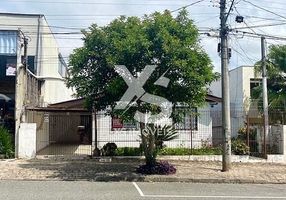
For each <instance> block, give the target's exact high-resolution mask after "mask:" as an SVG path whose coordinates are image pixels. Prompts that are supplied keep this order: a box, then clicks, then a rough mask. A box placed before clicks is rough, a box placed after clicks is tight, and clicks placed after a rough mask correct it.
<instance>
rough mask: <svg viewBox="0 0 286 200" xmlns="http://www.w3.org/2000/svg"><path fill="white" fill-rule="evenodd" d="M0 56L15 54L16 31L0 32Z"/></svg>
mask: <svg viewBox="0 0 286 200" xmlns="http://www.w3.org/2000/svg"><path fill="white" fill-rule="evenodd" d="M0 54H2V55H16V54H17V31H0Z"/></svg>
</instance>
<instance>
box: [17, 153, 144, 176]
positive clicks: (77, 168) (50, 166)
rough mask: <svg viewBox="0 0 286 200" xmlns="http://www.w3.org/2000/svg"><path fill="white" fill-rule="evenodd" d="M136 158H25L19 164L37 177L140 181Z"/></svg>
mask: <svg viewBox="0 0 286 200" xmlns="http://www.w3.org/2000/svg"><path fill="white" fill-rule="evenodd" d="M142 162H143V161H142V160H137V159H132V160H131V159H124V160H123V159H119V160H117V159H113V160H112V161H111V162H99V160H97V159H81V160H72V159H67V160H63V159H62V160H61V159H55V158H49V159H33V160H27V162H25V163H21V164H19V167H21V168H23V169H32V171H35V173H37V174H39V177H40V178H38V179H53V180H55V179H56V180H71V181H72V180H78V181H80V180H85V181H86V180H88V181H142V180H144V176H143V175H140V174H138V173H136V167H138V166H139V165H140V164H142Z"/></svg>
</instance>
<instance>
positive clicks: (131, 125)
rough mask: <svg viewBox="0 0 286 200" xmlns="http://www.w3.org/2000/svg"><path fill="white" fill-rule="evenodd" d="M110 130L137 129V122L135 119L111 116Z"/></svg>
mask: <svg viewBox="0 0 286 200" xmlns="http://www.w3.org/2000/svg"><path fill="white" fill-rule="evenodd" d="M111 124H112V130H123V131H124V130H125V131H127V130H138V123H137V122H136V121H135V120H122V119H119V118H117V117H112V122H111Z"/></svg>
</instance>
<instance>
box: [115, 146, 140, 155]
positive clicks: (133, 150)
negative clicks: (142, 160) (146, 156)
mask: <svg viewBox="0 0 286 200" xmlns="http://www.w3.org/2000/svg"><path fill="white" fill-rule="evenodd" d="M115 155H116V156H142V155H143V152H142V150H141V148H139V147H118V148H117V149H116V150H115Z"/></svg>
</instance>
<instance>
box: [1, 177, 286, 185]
mask: <svg viewBox="0 0 286 200" xmlns="http://www.w3.org/2000/svg"><path fill="white" fill-rule="evenodd" d="M1 180H9V181H90V182H172V183H174V182H177V183H212V184H286V180H281V181H265V180H254V179H253V180H250V179H193V178H177V177H148V176H142V175H141V176H140V175H138V176H136V175H134V176H130V175H129V176H110V177H106V176H97V177H94V178H91V179H80V178H66V179H45V178H43V179H0V181H1Z"/></svg>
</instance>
